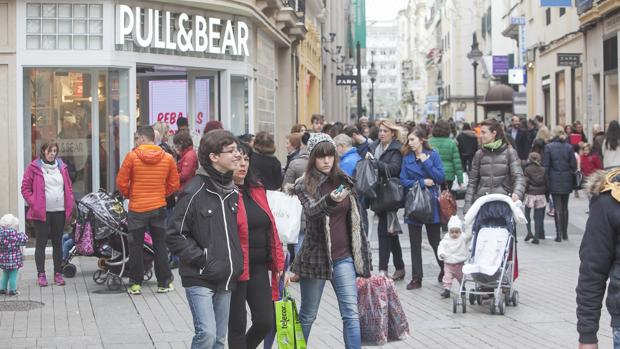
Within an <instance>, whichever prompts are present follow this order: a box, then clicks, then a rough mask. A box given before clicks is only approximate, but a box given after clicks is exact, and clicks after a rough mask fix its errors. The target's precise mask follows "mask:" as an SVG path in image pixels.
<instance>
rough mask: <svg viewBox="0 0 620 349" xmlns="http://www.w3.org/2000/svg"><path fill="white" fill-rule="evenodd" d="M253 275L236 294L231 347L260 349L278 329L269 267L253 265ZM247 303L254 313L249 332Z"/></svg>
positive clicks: (232, 307)
mask: <svg viewBox="0 0 620 349" xmlns="http://www.w3.org/2000/svg"><path fill="white" fill-rule="evenodd" d="M250 275H251V276H250V280H248V281H244V282H239V283H237V287H236V288H235V290H234V291H233V292H232V298H231V300H230V317H229V318H228V346H229V347H230V348H240V349H243V348H257V347H258V345H259V344H260V343H261V342H262V341H263V339H265V336H266V335H267V334H268V333H269V332H270V331H271V330H272V329H273V327H274V316H275V315H274V310H273V302H272V300H271V284H270V282H269V273H268V271H267V266H266V265H254V264H252V265H250ZM246 302H247V303H248V305H249V306H250V311H251V313H252V327H250V329H249V330H248V331H247V333H246V331H245V330H246V328H247V327H246V326H247V311H246V307H245V303H246Z"/></svg>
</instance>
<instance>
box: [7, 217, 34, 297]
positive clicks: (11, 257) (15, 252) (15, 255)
mask: <svg viewBox="0 0 620 349" xmlns="http://www.w3.org/2000/svg"><path fill="white" fill-rule="evenodd" d="M18 229H19V220H18V219H17V218H16V217H15V216H13V215H11V214H7V215H4V216H3V217H2V218H0V269H2V279H0V294H6V295H9V296H15V295H17V294H19V292H17V272H18V270H19V269H20V268H21V267H22V266H23V258H22V246H25V245H26V241H28V237H27V236H26V234H24V233H22V232H19V230H18Z"/></svg>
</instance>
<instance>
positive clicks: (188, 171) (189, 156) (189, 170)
mask: <svg viewBox="0 0 620 349" xmlns="http://www.w3.org/2000/svg"><path fill="white" fill-rule="evenodd" d="M197 169H198V155H196V152H195V151H194V147H193V146H191V145H190V146H189V147H188V148H187V149H185V150H184V151H183V152H182V153H181V158H180V159H179V162H178V163H177V170H178V171H179V178H180V180H181V189H183V186H184V185H185V183H187V182H189V181H190V180H191V179H192V178H194V176H195V175H196V170H197Z"/></svg>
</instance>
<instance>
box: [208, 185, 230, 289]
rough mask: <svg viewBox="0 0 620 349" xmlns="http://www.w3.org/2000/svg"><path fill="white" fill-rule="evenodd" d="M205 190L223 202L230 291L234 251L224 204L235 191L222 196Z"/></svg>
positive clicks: (227, 281)
mask: <svg viewBox="0 0 620 349" xmlns="http://www.w3.org/2000/svg"><path fill="white" fill-rule="evenodd" d="M205 190H206V191H208V192H209V193H211V194H214V195H216V196H217V197H218V198H219V199H220V203H221V204H222V218H224V231H225V232H226V247H227V248H228V261H229V262H230V275H228V280H226V291H228V286H229V284H230V279H232V276H233V261H232V252H231V250H230V234H229V233H228V223H227V222H226V206H225V205H224V200H226V199H228V197H230V196H231V195H232V194H233V193H234V192H235V191H232V192H231V193H230V194H228V195H226V196H225V197H224V198H222V197H221V196H220V194H218V193H216V192H214V191H211V190H209V188H205Z"/></svg>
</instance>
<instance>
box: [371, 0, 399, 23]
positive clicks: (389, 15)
mask: <svg viewBox="0 0 620 349" xmlns="http://www.w3.org/2000/svg"><path fill="white" fill-rule="evenodd" d="M405 6H407V0H366V19H367V20H369V19H370V20H373V19H374V20H389V19H395V18H396V15H397V14H398V11H400V10H402V9H403V8H405Z"/></svg>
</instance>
